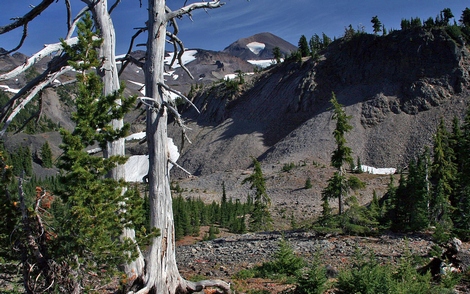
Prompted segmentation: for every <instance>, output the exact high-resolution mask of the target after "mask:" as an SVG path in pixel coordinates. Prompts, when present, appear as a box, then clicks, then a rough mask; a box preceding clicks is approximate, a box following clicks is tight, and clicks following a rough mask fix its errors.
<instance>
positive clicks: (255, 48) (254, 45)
mask: <svg viewBox="0 0 470 294" xmlns="http://www.w3.org/2000/svg"><path fill="white" fill-rule="evenodd" d="M246 47H248V49H250V51H251V52H253V53H254V54H256V55H258V54H259V53H260V52H261V51H263V50H264V48H266V45H265V44H263V43H259V42H251V43H248V44H246Z"/></svg>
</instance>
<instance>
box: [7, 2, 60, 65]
mask: <svg viewBox="0 0 470 294" xmlns="http://www.w3.org/2000/svg"><path fill="white" fill-rule="evenodd" d="M53 2H54V0H44V1H42V2H41V3H39V4H38V5H36V6H34V8H33V9H31V10H30V11H29V12H28V13H26V14H25V15H23V16H22V17H15V18H13V19H12V20H14V21H13V22H12V23H10V24H8V25H5V26H1V27H0V35H2V34H5V33H7V32H10V31H12V30H14V29H16V28H19V27H21V26H22V27H23V34H22V36H21V40H20V42H19V44H18V45H17V46H16V47H15V48H13V49H11V50H8V51H7V52H4V53H1V54H0V56H2V55H7V54H10V53H11V52H14V51H16V50H18V49H20V48H21V46H23V43H24V40H25V39H26V36H27V35H28V23H29V22H30V21H32V20H33V19H35V18H36V17H37V16H38V15H39V14H41V12H43V11H44V10H45V9H46V8H47V7H49V5H51V4H52V3H53Z"/></svg>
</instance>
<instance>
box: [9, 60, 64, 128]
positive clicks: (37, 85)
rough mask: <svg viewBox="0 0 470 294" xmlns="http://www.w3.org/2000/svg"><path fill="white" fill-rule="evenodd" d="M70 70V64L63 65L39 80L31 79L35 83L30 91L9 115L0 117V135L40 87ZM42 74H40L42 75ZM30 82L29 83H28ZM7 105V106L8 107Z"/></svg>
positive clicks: (20, 93) (17, 97)
mask: <svg viewBox="0 0 470 294" xmlns="http://www.w3.org/2000/svg"><path fill="white" fill-rule="evenodd" d="M71 70H72V67H71V66H64V67H62V68H61V69H60V70H59V71H57V72H53V73H48V74H46V75H45V77H44V79H43V80H42V81H41V82H39V83H38V82H36V79H35V80H34V81H33V82H35V83H33V86H32V87H31V86H30V87H29V88H30V91H29V92H28V93H27V96H26V97H24V98H23V99H22V101H21V102H20V103H19V104H18V105H16V106H15V108H14V109H13V110H12V112H11V113H10V115H9V116H8V117H6V119H4V118H5V117H0V119H1V120H2V121H3V122H4V123H5V124H4V125H3V128H2V130H0V137H2V136H3V135H4V134H5V132H6V130H7V128H8V126H9V125H10V124H11V122H12V120H13V118H14V117H15V116H16V115H17V114H18V113H19V112H20V110H21V109H23V108H24V107H25V106H26V104H28V103H29V102H30V101H31V100H32V99H33V98H34V96H35V95H36V94H38V93H39V92H40V91H41V90H42V89H44V88H45V87H46V86H47V85H49V84H50V83H52V82H53V81H54V80H55V79H57V78H58V77H59V76H61V75H62V74H64V73H66V72H68V71H71ZM42 76H43V75H41V77H42ZM30 84H31V83H30ZM23 90H25V88H23V89H22V90H21V91H20V92H18V94H17V95H15V96H14V97H13V98H12V99H10V101H13V102H15V101H16V100H17V99H19V98H20V97H21V96H22V95H23V94H25V92H26V90H25V91H23ZM13 102H12V103H11V104H10V107H11V106H12V105H13ZM6 106H7V105H6ZM10 107H9V108H10Z"/></svg>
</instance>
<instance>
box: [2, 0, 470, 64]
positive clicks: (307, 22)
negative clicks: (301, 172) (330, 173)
mask: <svg viewBox="0 0 470 294" xmlns="http://www.w3.org/2000/svg"><path fill="white" fill-rule="evenodd" d="M71 1H72V10H73V13H77V12H78V11H79V10H80V9H81V8H82V7H83V6H84V4H83V3H82V2H81V1H80V0H71ZM141 1H142V4H143V7H142V8H141V7H140V5H139V3H140V1H139V0H121V3H120V4H119V6H118V8H117V9H116V10H115V11H114V12H113V14H112V17H113V21H114V25H115V27H116V35H117V43H118V45H117V47H118V49H117V50H118V52H117V53H118V54H121V53H124V52H125V51H127V48H128V44H129V40H130V37H131V36H132V35H133V34H134V32H135V31H134V28H136V27H142V26H143V25H144V22H145V20H146V17H147V10H146V9H145V6H146V2H147V1H146V0H141ZM40 2H41V1H40V0H0V26H3V25H6V24H8V23H9V22H10V19H11V18H14V17H17V16H22V15H24V14H25V13H26V12H27V11H28V10H29V9H30V8H29V5H30V4H32V5H35V4H38V3H40ZM188 2H189V3H191V1H190V0H189V1H188ZM192 2H194V1H192ZM108 3H110V4H109V5H111V4H112V3H114V0H113V1H111V0H110V1H109V2H108ZM225 3H226V4H225V5H224V6H223V7H222V8H218V9H213V10H209V11H207V12H205V11H196V12H194V13H193V20H192V21H191V20H190V19H188V18H187V17H185V18H184V19H181V20H179V26H180V34H179V36H180V38H181V39H182V40H183V42H184V43H185V46H186V47H187V48H203V49H210V50H223V49H224V48H225V47H227V46H228V45H230V44H231V43H232V42H234V41H236V40H238V39H240V38H243V37H249V36H251V35H254V34H256V33H261V32H271V33H273V34H275V35H277V36H279V37H281V38H283V39H285V40H287V41H289V42H291V43H292V44H294V45H297V42H298V40H299V38H300V36H301V35H305V36H306V37H307V38H308V39H309V38H310V37H311V36H312V35H313V34H315V33H316V34H318V35H321V34H322V33H323V32H324V33H325V34H327V35H328V36H329V37H331V38H333V37H335V36H336V37H340V36H342V35H343V33H344V28H345V27H346V26H348V25H349V24H351V25H352V26H353V27H354V28H358V26H361V25H362V26H364V27H365V29H366V31H367V32H372V24H371V22H370V20H371V18H372V17H373V16H375V15H377V16H378V18H379V19H380V20H381V22H382V23H383V24H384V25H385V27H386V28H387V29H388V30H390V29H399V28H400V21H401V19H402V18H407V19H410V18H411V17H420V18H421V19H422V20H426V19H427V18H428V17H433V18H434V17H436V16H437V15H438V14H439V12H440V11H441V10H442V9H444V8H450V9H451V10H452V12H453V14H454V16H455V19H456V20H457V21H458V20H459V19H460V16H461V14H462V11H463V10H464V9H465V8H466V7H470V1H468V0H391V1H390V0H388V1H385V0H330V1H325V0H289V1H287V0H250V1H246V0H225ZM167 4H168V5H169V6H170V8H172V9H176V8H178V7H180V6H181V5H183V4H184V0H168V1H167ZM65 14H66V10H65V5H64V1H63V0H59V1H58V2H57V3H55V2H54V3H53V4H52V5H51V6H50V7H49V9H48V10H47V11H45V12H44V13H42V14H41V15H40V16H39V17H38V18H37V19H36V20H34V21H33V22H32V23H31V24H30V26H29V35H28V39H27V41H26V42H25V44H24V46H23V47H22V49H21V50H20V52H22V53H25V54H27V55H30V54H32V53H34V52H36V51H38V50H39V49H41V48H42V46H43V44H48V43H56V42H58V40H59V38H61V37H64V36H65V34H66V25H65ZM21 31H22V30H21V29H17V31H16V32H14V33H9V34H4V35H0V47H3V48H5V49H11V48H13V47H15V46H16V45H17V44H18V42H19V39H20V36H21ZM139 41H140V42H142V43H143V42H145V37H142V38H141V39H140V40H139Z"/></svg>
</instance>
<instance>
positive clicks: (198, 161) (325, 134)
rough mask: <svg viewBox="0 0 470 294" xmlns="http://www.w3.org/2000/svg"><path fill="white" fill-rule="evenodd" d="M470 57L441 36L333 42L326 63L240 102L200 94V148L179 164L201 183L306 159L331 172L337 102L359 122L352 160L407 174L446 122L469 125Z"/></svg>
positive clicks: (403, 34)
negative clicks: (256, 162)
mask: <svg viewBox="0 0 470 294" xmlns="http://www.w3.org/2000/svg"><path fill="white" fill-rule="evenodd" d="M469 56H470V53H469V51H468V50H467V49H466V48H465V47H463V46H461V45H460V44H458V43H457V42H456V41H455V40H453V39H452V38H451V37H449V36H448V35H447V34H446V32H445V31H443V30H433V31H431V32H428V31H424V30H413V31H396V32H393V33H392V34H390V35H388V36H385V37H378V36H373V35H366V34H361V35H358V36H355V37H353V38H352V39H351V40H338V41H335V42H334V43H333V44H332V45H331V46H329V47H328V49H327V50H326V51H324V52H323V55H322V57H321V58H320V60H319V61H317V62H316V61H313V60H311V59H304V60H303V61H302V62H301V63H295V62H285V63H284V64H282V65H279V66H277V67H274V68H272V69H270V70H269V71H267V72H265V73H263V74H261V75H259V76H256V77H255V78H254V80H253V81H252V82H251V83H252V84H250V83H248V84H247V85H244V87H243V89H240V91H238V92H237V93H230V92H229V91H227V90H224V86H223V85H221V86H220V87H219V88H214V87H212V88H210V89H208V90H207V91H206V92H203V93H200V94H199V95H198V96H197V97H196V98H195V99H194V102H195V104H196V105H198V106H199V108H200V109H202V110H203V113H202V115H199V116H196V115H195V113H194V112H193V111H192V110H188V111H187V112H186V113H185V115H187V117H188V118H190V119H191V120H192V121H193V123H192V124H191V127H192V128H193V129H194V130H195V131H194V132H192V133H191V134H192V140H193V144H192V145H191V146H190V147H187V149H186V151H184V152H183V154H182V157H181V159H180V162H181V163H182V165H183V166H185V167H186V168H187V169H188V170H190V171H192V172H195V173H196V174H201V175H202V174H209V173H213V172H216V171H221V170H233V169H239V168H247V167H248V166H249V165H250V163H251V160H250V156H253V157H256V158H259V159H263V160H265V163H266V164H267V163H276V162H281V163H282V162H298V161H299V160H305V159H308V158H311V159H314V160H316V161H320V162H324V163H326V164H327V163H328V162H329V159H330V156H331V152H332V151H333V149H334V141H333V137H332V134H331V133H332V131H333V128H334V122H332V120H331V113H330V112H329V110H328V108H329V107H330V105H329V100H330V98H331V93H332V92H335V93H336V96H337V99H338V100H339V102H340V103H341V104H343V105H344V106H345V109H346V112H347V113H348V114H349V115H351V116H352V120H351V123H352V124H353V126H354V129H353V131H352V132H351V133H350V134H349V135H348V137H347V139H348V144H349V145H350V146H351V148H352V150H353V152H354V157H360V159H361V162H362V163H363V164H366V165H372V166H377V167H404V166H406V165H407V163H408V161H409V159H411V158H414V157H415V156H416V155H417V154H418V153H419V152H421V151H422V150H423V148H424V146H425V145H429V144H431V140H432V135H433V133H434V131H435V128H436V126H437V122H438V120H439V118H440V117H442V116H444V117H446V118H447V121H448V122H450V120H451V119H452V118H453V117H454V116H458V117H462V116H463V114H464V112H465V110H466V108H467V103H468V97H469V91H468V86H469V79H468V76H469V75H468V68H470V67H469Z"/></svg>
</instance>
